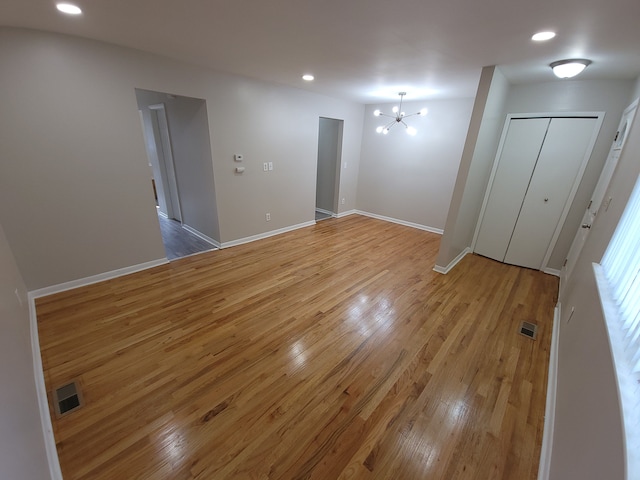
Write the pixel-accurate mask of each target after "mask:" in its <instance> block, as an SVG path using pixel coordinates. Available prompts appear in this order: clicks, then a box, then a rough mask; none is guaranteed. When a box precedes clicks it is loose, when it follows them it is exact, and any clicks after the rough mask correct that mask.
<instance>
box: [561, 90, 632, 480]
mask: <svg viewBox="0 0 640 480" xmlns="http://www.w3.org/2000/svg"><path fill="white" fill-rule="evenodd" d="M638 87H640V79H639V81H638V82H637V83H636V85H635V92H634V93H633V94H632V95H630V96H629V97H627V98H626V99H625V103H631V102H632V101H633V100H634V99H635V98H637V95H638V94H640V88H638ZM632 91H633V89H632ZM618 117H619V116H618ZM618 119H619V118H618ZM618 119H615V122H616V124H617V121H618ZM638 175H640V122H638V121H635V122H634V124H633V126H632V128H631V130H630V132H629V135H628V137H627V142H626V144H625V149H624V151H623V153H622V155H621V157H620V160H619V163H618V166H617V168H616V171H615V173H614V175H613V177H612V179H611V183H610V185H609V188H608V190H607V193H606V194H605V197H612V198H613V200H612V201H611V203H610V205H609V208H608V209H607V210H606V211H601V212H600V213H599V214H598V216H597V217H596V219H595V221H594V223H593V225H592V228H591V232H590V235H589V237H588V239H587V241H586V243H585V245H584V248H583V250H582V252H581V254H580V256H579V258H578V260H577V262H576V266H575V268H574V272H573V274H572V276H571V278H569V280H568V281H567V284H566V286H565V288H564V289H563V293H562V297H561V298H560V299H559V300H560V303H561V305H562V316H561V319H560V333H559V347H558V384H557V396H556V412H555V426H554V439H553V452H552V457H551V471H550V477H549V478H550V479H551V480H564V479H567V478H580V479H584V480H600V479H603V478H606V479H611V480H616V479H623V478H624V476H623V475H624V458H623V430H622V424H621V412H620V404H619V399H618V392H617V387H616V379H615V375H614V370H613V361H612V357H611V351H610V347H609V341H608V335H607V332H606V327H605V323H604V318H603V316H602V310H601V307H600V303H599V297H598V292H597V290H596V286H595V281H594V276H593V270H592V266H591V263H592V262H600V260H601V258H602V255H603V253H604V251H605V249H606V248H607V245H608V244H609V241H610V239H611V236H612V235H613V232H614V230H615V227H616V225H617V223H618V221H619V219H620V216H621V214H622V211H623V210H624V207H625V206H626V203H627V200H628V198H629V195H630V194H631V191H632V190H633V186H634V184H635V182H636V179H637V178H638ZM572 309H575V311H574V312H573V316H571V310H572Z"/></svg>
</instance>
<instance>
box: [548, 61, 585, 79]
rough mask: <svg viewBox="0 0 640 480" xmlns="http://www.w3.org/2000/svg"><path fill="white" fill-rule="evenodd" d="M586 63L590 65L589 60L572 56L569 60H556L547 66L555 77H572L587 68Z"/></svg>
mask: <svg viewBox="0 0 640 480" xmlns="http://www.w3.org/2000/svg"><path fill="white" fill-rule="evenodd" d="M588 65H591V60H586V59H584V58H572V59H570V60H558V61H557V62H553V63H552V64H550V65H549V66H550V67H551V70H553V73H554V74H555V75H556V77H558V78H572V77H575V76H576V75H578V74H579V73H580V72H582V71H583V70H584V69H585V68H587V66H588Z"/></svg>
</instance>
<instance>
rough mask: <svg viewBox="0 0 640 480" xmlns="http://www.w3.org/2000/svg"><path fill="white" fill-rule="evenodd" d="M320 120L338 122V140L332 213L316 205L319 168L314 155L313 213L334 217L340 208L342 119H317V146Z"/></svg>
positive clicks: (317, 158)
mask: <svg viewBox="0 0 640 480" xmlns="http://www.w3.org/2000/svg"><path fill="white" fill-rule="evenodd" d="M322 120H330V121H332V122H338V139H337V145H336V152H335V153H336V155H335V165H334V167H335V178H334V185H333V202H332V203H333V211H332V212H329V211H327V210H324V209H321V208H318V204H317V195H318V166H319V160H320V159H319V156H318V155H316V181H315V186H316V189H315V196H314V211H321V212H323V213H327V214H329V215H331V216H332V217H336V216H337V215H338V211H339V208H340V177H341V175H342V149H343V141H344V119H342V118H333V117H325V116H322V115H321V116H319V117H318V146H319V145H320V140H321V138H320V124H321V122H322Z"/></svg>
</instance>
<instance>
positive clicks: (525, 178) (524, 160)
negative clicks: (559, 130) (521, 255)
mask: <svg viewBox="0 0 640 480" xmlns="http://www.w3.org/2000/svg"><path fill="white" fill-rule="evenodd" d="M549 121H550V119H549V118H517V119H516V118H514V119H511V121H510V122H509V126H508V130H507V133H506V136H505V140H504V143H503V146H502V150H501V152H500V158H499V160H498V166H497V169H496V172H495V175H494V178H493V182H492V184H491V191H490V193H489V198H488V201H487V205H486V207H485V210H484V215H483V217H482V223H481V225H480V230H479V232H478V237H477V239H476V243H475V247H474V251H475V252H476V253H478V254H480V255H484V256H485V257H489V258H493V259H494V260H498V261H500V262H503V261H504V257H505V254H506V253H507V247H508V246H509V240H510V239H511V234H512V232H513V228H514V226H515V224H516V221H517V220H518V214H519V213H520V207H521V206H522V202H523V199H524V196H525V194H526V192H527V186H528V185H529V181H530V179H531V175H532V174H533V169H534V168H535V165H536V160H537V159H538V154H539V153H540V148H541V147H542V142H543V141H544V138H545V134H546V132H547V126H548V125H549Z"/></svg>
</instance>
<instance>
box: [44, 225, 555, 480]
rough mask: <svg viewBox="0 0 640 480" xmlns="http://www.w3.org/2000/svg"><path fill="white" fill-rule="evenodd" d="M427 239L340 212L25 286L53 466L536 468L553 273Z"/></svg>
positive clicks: (177, 474) (426, 474) (320, 472)
mask: <svg viewBox="0 0 640 480" xmlns="http://www.w3.org/2000/svg"><path fill="white" fill-rule="evenodd" d="M439 240H440V239H439V236H437V235H435V234H431V233H428V232H423V231H420V230H415V229H411V228H408V227H404V226H400V225H396V224H390V223H386V222H382V221H379V220H374V219H371V218H367V217H360V216H355V215H352V216H349V217H345V218H342V219H328V220H324V221H322V222H321V223H318V224H317V225H316V226H314V227H309V228H305V229H301V230H297V231H295V232H290V233H287V234H283V235H279V236H276V237H271V238H268V239H265V240H260V241H257V242H253V243H250V244H246V245H240V246H237V247H233V248H229V249H223V250H218V251H212V252H207V253H203V254H200V255H196V256H192V257H188V258H184V259H181V260H177V261H174V262H171V263H170V264H167V265H162V266H159V267H156V268H153V269H150V270H146V271H144V272H139V273H135V274H132V275H128V276H125V277H121V278H118V279H115V280H110V281H107V282H102V283H99V284H95V285H91V286H87V287H82V288H78V289H75V290H72V291H69V292H64V293H61V294H57V295H52V296H49V297H44V298H41V299H38V300H37V303H36V308H37V317H38V329H39V335H40V341H41V352H42V358H43V366H44V374H45V381H46V385H47V389H48V391H49V392H51V391H52V390H53V389H54V388H55V387H58V386H60V385H63V384H65V383H67V382H68V381H71V380H77V381H78V383H79V386H80V388H81V390H82V393H83V395H84V399H85V403H86V404H85V406H83V407H82V408H81V409H79V410H77V411H75V412H73V413H70V414H68V415H66V416H63V417H61V418H55V416H53V426H54V434H55V437H56V442H57V447H58V454H59V457H60V462H61V468H62V471H63V474H64V478H65V479H78V480H88V479H98V480H100V479H114V478H127V479H172V480H174V479H185V480H187V479H191V480H193V479H199V480H209V479H227V478H229V479H235V478H237V479H245V478H251V479H253V478H256V479H338V478H340V479H345V480H346V479H391V478H393V479H396V478H398V479H399V478H401V479H403V480H405V479H407V480H410V479H432V478H433V479H476V478H491V479H500V478H503V479H518V480H520V479H535V478H536V475H537V467H538V459H539V455H540V442H541V438H542V426H543V420H544V419H543V415H544V407H545V404H544V402H545V395H546V391H545V388H546V375H547V367H548V357H549V345H550V338H551V323H552V318H553V307H554V305H555V301H556V292H557V279H556V278H554V277H551V276H548V275H545V274H543V273H541V272H536V271H532V270H528V269H522V268H518V267H513V266H509V265H504V264H500V263H497V262H494V261H492V260H489V259H486V258H482V257H478V256H474V255H468V256H467V257H465V258H464V259H463V260H462V262H461V263H460V264H459V265H458V266H457V267H456V268H455V269H453V271H451V272H450V273H449V274H447V275H440V274H437V273H435V272H433V270H432V268H433V265H434V261H435V255H436V254H437V249H438V246H439ZM522 320H526V321H529V322H533V323H537V324H538V326H539V328H538V338H537V339H536V340H535V341H534V340H531V339H528V338H525V337H524V336H522V335H519V334H518V333H517V329H518V326H519V323H520V322H521V321H522Z"/></svg>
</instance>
